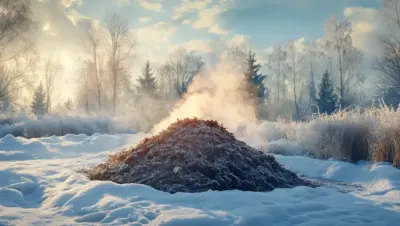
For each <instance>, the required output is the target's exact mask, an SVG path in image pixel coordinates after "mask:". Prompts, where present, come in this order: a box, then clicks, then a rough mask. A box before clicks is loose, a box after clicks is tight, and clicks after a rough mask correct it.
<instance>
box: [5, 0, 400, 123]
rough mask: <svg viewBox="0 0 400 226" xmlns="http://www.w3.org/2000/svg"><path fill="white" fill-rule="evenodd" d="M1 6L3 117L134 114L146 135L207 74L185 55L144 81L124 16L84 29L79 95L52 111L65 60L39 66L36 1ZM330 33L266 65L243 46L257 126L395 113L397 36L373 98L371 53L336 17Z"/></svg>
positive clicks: (387, 9)
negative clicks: (358, 108)
mask: <svg viewBox="0 0 400 226" xmlns="http://www.w3.org/2000/svg"><path fill="white" fill-rule="evenodd" d="M399 6H400V3H399V1H397V0H396V1H394V0H385V1H383V6H382V7H383V9H384V10H382V16H383V17H385V18H386V21H387V26H391V27H394V28H396V29H400V24H399V23H398V21H400V17H399V15H398V14H397V13H396V12H397V11H398V10H400V7H399ZM0 8H1V9H2V10H1V11H0V20H1V23H0V34H1V36H0V112H1V113H4V114H6V113H10V112H11V113H12V112H13V111H17V110H18V109H24V108H26V110H27V111H29V112H31V113H32V114H33V115H35V116H38V117H40V116H42V115H45V114H48V113H50V112H51V111H56V110H57V109H63V110H64V111H67V112H68V111H72V110H74V111H77V110H79V111H83V112H85V113H86V114H91V115H93V114H108V115H114V116H115V115H116V114H117V113H122V114H123V115H129V114H132V115H134V117H136V119H135V120H134V121H135V123H137V125H136V127H138V128H140V129H142V130H148V129H149V128H150V127H151V125H152V124H154V123H156V122H157V121H158V120H160V119H161V118H163V117H165V116H167V115H168V112H169V111H170V110H171V108H172V107H173V106H174V105H175V104H176V103H177V102H178V101H179V100H181V99H182V98H183V97H184V96H185V94H186V93H187V92H188V88H189V86H190V84H191V83H192V81H193V79H194V78H195V76H198V75H200V74H201V73H202V72H204V71H205V70H206V66H207V65H205V60H204V59H203V58H202V57H201V55H200V54H198V53H196V52H193V51H188V50H187V49H183V48H180V49H177V50H175V51H174V52H173V53H171V54H170V56H168V60H167V61H166V62H165V63H164V64H162V65H161V66H158V67H157V68H154V69H153V68H152V61H151V59H148V61H147V62H146V64H145V65H142V67H143V71H142V73H141V75H132V72H131V71H132V65H133V63H132V62H135V59H134V57H139V56H135V50H136V47H137V46H136V45H137V43H135V39H134V37H133V36H132V35H131V32H130V30H129V27H128V24H127V23H126V22H125V21H124V20H123V19H122V18H120V17H119V16H118V15H117V14H109V15H107V16H106V19H105V20H104V25H105V26H103V27H102V26H101V25H99V24H97V23H93V22H91V21H85V22H84V24H83V25H82V26H81V27H82V33H83V34H84V38H83V41H82V44H81V45H82V49H83V50H84V55H83V56H81V57H80V59H79V60H78V61H77V63H76V69H77V78H78V82H77V87H76V90H73V91H71V93H74V96H71V98H70V99H68V101H66V102H65V103H64V104H60V105H57V106H52V105H53V104H52V103H53V100H52V99H53V90H54V84H55V81H56V80H57V78H58V77H59V76H60V75H61V74H62V72H63V70H64V69H63V67H62V65H61V64H60V62H58V61H57V60H54V59H41V60H38V59H40V58H39V57H38V56H39V53H38V51H37V49H36V48H35V41H36V40H35V39H34V37H35V35H34V34H35V32H37V23H36V22H35V21H33V20H32V11H31V2H30V0H3V1H1V2H0ZM393 25H394V26H393ZM324 31H325V33H324V35H323V37H321V38H320V39H318V40H316V41H315V42H312V43H304V42H301V41H289V42H287V43H285V44H283V45H276V46H274V47H273V49H272V50H271V51H270V53H269V54H268V56H267V57H266V59H267V60H266V62H265V64H263V65H261V64H260V63H259V61H257V59H256V55H255V52H257V51H249V50H247V49H246V48H242V47H240V46H236V47H233V48H232V49H230V50H229V51H228V52H229V54H230V57H231V58H232V62H231V63H232V64H237V65H239V66H238V69H239V70H241V74H242V75H243V90H244V91H245V93H247V95H248V101H252V103H254V105H256V106H257V107H258V108H257V111H258V112H257V114H258V117H259V118H261V119H268V120H276V119H277V118H278V117H280V116H281V115H284V116H285V117H288V118H291V119H295V120H302V119H305V118H307V117H308V116H310V115H312V114H315V113H327V114H331V113H333V112H335V111H336V110H338V109H346V108H351V107H352V106H355V105H365V106H371V105H373V104H376V103H377V102H378V103H379V104H384V105H389V106H392V107H397V105H398V104H399V103H400V67H399V64H400V63H399V62H400V53H399V52H400V51H398V49H399V47H400V40H399V37H397V36H395V35H392V36H387V37H385V38H384V39H383V41H382V55H381V57H380V58H379V59H378V60H377V62H376V64H375V65H374V67H371V70H375V72H376V73H377V74H378V75H379V76H380V77H379V79H378V80H377V81H372V84H377V87H376V90H377V92H376V95H375V98H373V100H372V98H368V97H367V95H365V94H366V93H367V92H365V90H363V89H362V88H360V87H363V85H364V84H365V82H366V78H365V75H364V72H365V71H366V69H365V68H363V67H364V65H365V64H363V61H364V54H363V52H362V51H361V50H360V49H358V48H356V47H355V45H354V43H353V39H352V35H353V31H352V26H351V23H350V22H349V21H348V20H346V19H345V20H342V21H340V20H337V19H336V18H332V19H331V20H329V21H328V22H327V23H326V24H325V29H324ZM135 66H137V65H135ZM267 75H268V76H267ZM133 77H135V78H137V79H133ZM37 81H41V83H40V84H38V82H37ZM369 82H371V79H370V80H369ZM243 90H238V92H241V91H243ZM368 92H370V91H368ZM27 93H28V94H27ZM21 103H25V104H21ZM27 103H29V104H27Z"/></svg>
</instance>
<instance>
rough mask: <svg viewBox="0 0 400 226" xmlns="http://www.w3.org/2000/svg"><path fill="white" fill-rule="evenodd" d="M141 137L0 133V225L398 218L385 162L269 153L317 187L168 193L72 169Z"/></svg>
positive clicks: (399, 189)
mask: <svg viewBox="0 0 400 226" xmlns="http://www.w3.org/2000/svg"><path fill="white" fill-rule="evenodd" d="M143 137H144V134H139V135H99V134H95V135H93V136H86V135H67V136H64V137H49V138H40V139H24V138H14V137H13V136H10V135H8V136H6V137H4V138H2V139H0V161H1V164H0V225H79V224H81V225H98V224H99V223H101V224H109V225H123V224H126V225H396V224H397V223H398V222H399V220H400V217H399V216H400V173H399V171H398V169H395V168H393V167H392V166H391V165H385V164H375V165H370V164H367V163H365V164H361V165H354V164H350V163H344V162H337V161H323V160H315V159H309V158H306V157H299V156H297V157H296V156H294V157H285V156H276V159H277V160H278V161H279V162H280V163H281V164H283V165H285V166H286V167H287V168H289V169H291V170H293V171H295V172H297V173H299V174H300V175H303V176H306V177H308V178H312V179H314V180H316V181H318V182H319V183H322V184H323V186H321V187H319V188H316V189H314V188H309V187H297V188H293V189H276V190H274V191H272V192H267V193H255V192H240V191H227V192H211V191H209V192H204V193H196V194H184V193H177V194H174V195H171V194H168V193H163V192H160V191H157V190H154V189H152V188H150V187H146V186H143V185H136V184H130V185H117V184H114V183H110V182H98V181H89V180H88V179H86V178H85V177H84V176H83V175H82V174H80V173H78V171H79V170H80V169H83V168H85V167H87V166H92V165H95V164H98V163H100V162H102V161H104V160H105V158H106V156H107V155H109V154H110V153H111V152H113V151H118V150H120V148H121V147H122V146H124V145H126V144H134V143H136V142H138V141H139V140H141V139H142V138H143ZM396 222H397V223H396Z"/></svg>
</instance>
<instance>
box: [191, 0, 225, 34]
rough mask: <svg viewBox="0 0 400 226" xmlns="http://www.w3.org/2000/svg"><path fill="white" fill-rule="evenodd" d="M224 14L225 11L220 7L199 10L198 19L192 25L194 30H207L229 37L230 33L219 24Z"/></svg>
mask: <svg viewBox="0 0 400 226" xmlns="http://www.w3.org/2000/svg"><path fill="white" fill-rule="evenodd" d="M222 12H224V9H223V8H222V7H221V6H219V5H214V6H212V7H209V8H204V9H201V10H199V11H198V19H197V20H196V21H195V22H194V23H193V24H192V26H193V28H194V29H207V30H208V32H209V33H213V34H218V35H227V34H228V31H226V30H224V29H223V28H221V26H220V25H219V24H218V22H219V16H220V15H221V13H222Z"/></svg>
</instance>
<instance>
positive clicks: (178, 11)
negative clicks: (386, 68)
mask: <svg viewBox="0 0 400 226" xmlns="http://www.w3.org/2000/svg"><path fill="white" fill-rule="evenodd" d="M33 1H34V8H33V10H34V15H35V18H36V20H37V21H38V22H39V24H40V28H41V29H40V34H39V35H38V36H39V37H38V47H39V49H40V50H41V53H42V54H43V55H45V56H56V57H59V58H60V61H61V62H62V64H63V65H64V68H65V69H66V70H64V75H63V80H62V81H61V84H63V86H65V87H68V84H69V85H72V84H74V83H75V82H76V80H77V78H76V75H74V74H75V73H74V64H75V61H76V59H77V58H78V57H79V52H80V51H81V49H82V48H81V44H80V43H82V35H81V34H82V28H81V27H80V26H79V25H80V23H81V22H82V21H85V20H92V21H96V22H97V23H98V24H100V25H101V26H102V25H103V23H104V19H105V16H106V15H107V13H111V12H115V13H117V14H119V15H120V17H121V18H123V19H125V20H126V21H127V22H128V24H129V28H130V29H131V31H132V35H133V36H134V38H135V39H136V43H137V49H136V57H135V59H133V60H132V64H133V65H135V67H136V68H137V69H138V68H140V67H142V65H143V64H144V61H146V60H150V62H151V63H152V64H153V65H159V64H161V63H162V62H163V61H165V60H166V57H167V55H168V53H170V52H171V51H173V50H174V49H176V48H177V47H182V46H183V47H186V48H187V49H190V50H194V51H197V52H199V53H202V54H204V55H205V56H207V55H208V56H212V55H213V53H214V52H216V51H218V49H220V48H221V46H224V45H228V44H242V43H246V44H248V45H250V46H251V48H252V49H255V50H257V53H258V52H261V54H260V55H261V56H262V55H263V51H268V49H270V48H271V47H272V46H273V45H275V44H284V43H285V42H287V41H289V40H303V41H305V42H311V41H314V40H316V39H318V38H320V37H321V36H322V35H323V33H324V23H325V22H326V21H327V20H328V19H330V18H331V17H332V16H333V15H336V16H337V17H338V18H344V17H347V18H348V19H349V20H350V22H352V24H353V30H354V34H353V39H354V40H353V41H354V43H355V45H356V46H357V47H359V48H361V49H362V50H364V51H365V52H366V54H367V55H368V54H369V55H373V53H375V52H376V46H377V35H376V33H378V32H379V29H380V26H379V23H380V22H379V20H377V12H378V10H379V7H380V1H379V0H33ZM210 59H211V60H212V59H213V58H212V57H210ZM210 59H209V60H210ZM135 73H136V72H135ZM65 87H64V88H65ZM65 89H67V88H65ZM68 89H69V88H68ZM58 90H59V92H60V93H63V95H68V92H67V94H64V92H62V91H61V90H63V88H60V89H58ZM64 98H67V96H64Z"/></svg>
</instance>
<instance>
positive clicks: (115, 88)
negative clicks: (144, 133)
mask: <svg viewBox="0 0 400 226" xmlns="http://www.w3.org/2000/svg"><path fill="white" fill-rule="evenodd" d="M106 29H107V32H108V36H109V40H110V47H109V48H110V49H109V54H110V59H109V66H110V80H111V86H112V88H111V90H112V91H111V93H112V98H111V99H112V109H113V110H112V111H113V113H115V110H116V105H117V98H118V95H119V94H120V92H119V88H120V83H121V80H123V79H125V78H124V76H125V75H126V68H125V67H126V65H125V63H126V62H127V61H128V60H129V59H131V58H132V54H133V49H134V46H135V44H134V42H133V41H132V38H131V36H130V32H129V29H128V26H127V24H126V23H125V22H124V21H123V20H122V19H121V18H120V17H119V16H118V15H117V14H110V15H108V17H107V18H106ZM124 72H125V73H124Z"/></svg>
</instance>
